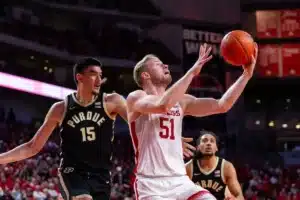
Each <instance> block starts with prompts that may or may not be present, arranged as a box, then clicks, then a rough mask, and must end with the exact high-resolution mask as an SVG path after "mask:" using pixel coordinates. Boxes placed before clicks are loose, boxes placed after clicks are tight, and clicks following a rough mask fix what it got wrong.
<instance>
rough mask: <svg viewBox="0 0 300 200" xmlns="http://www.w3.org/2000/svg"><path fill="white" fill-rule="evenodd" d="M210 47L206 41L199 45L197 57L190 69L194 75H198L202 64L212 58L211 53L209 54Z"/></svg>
mask: <svg viewBox="0 0 300 200" xmlns="http://www.w3.org/2000/svg"><path fill="white" fill-rule="evenodd" d="M211 49H212V47H211V46H208V45H207V44H206V43H205V44H203V45H200V49H199V58H198V60H197V61H196V63H195V64H194V66H193V67H192V68H191V69H190V70H191V72H192V73H193V74H194V76H196V75H198V74H199V73H200V71H201V69H202V67H203V65H204V64H205V63H207V62H208V61H210V60H211V59H212V55H210V52H211Z"/></svg>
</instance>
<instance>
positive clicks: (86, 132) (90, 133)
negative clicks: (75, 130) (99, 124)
mask: <svg viewBox="0 0 300 200" xmlns="http://www.w3.org/2000/svg"><path fill="white" fill-rule="evenodd" d="M80 131H81V135H82V142H86V141H94V140H95V139H96V133H95V127H93V126H89V127H83V128H81V129H80Z"/></svg>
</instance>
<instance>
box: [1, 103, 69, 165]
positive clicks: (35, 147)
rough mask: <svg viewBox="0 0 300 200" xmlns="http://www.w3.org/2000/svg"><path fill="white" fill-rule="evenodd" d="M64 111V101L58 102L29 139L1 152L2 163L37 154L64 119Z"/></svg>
mask: <svg viewBox="0 0 300 200" xmlns="http://www.w3.org/2000/svg"><path fill="white" fill-rule="evenodd" d="M63 112H64V102H58V103H55V104H53V106H52V107H51V108H50V110H49V111H48V114H47V116H46V118H45V120H44V123H43V125H42V126H41V127H40V128H39V130H38V131H37V132H36V134H35V136H34V137H33V138H32V139H31V140H30V141H29V142H26V143H24V144H22V145H20V146H17V147H16V148H14V149H12V150H10V151H8V152H6V153H2V154H0V164H6V163H11V162H16V161H20V160H24V159H26V158H29V157H32V156H34V155H36V154H37V153H38V152H39V151H40V150H41V149H42V148H43V146H44V144H45V143H46V141H47V140H48V138H49V136H50V135H51V133H52V131H53V130H54V129H55V127H56V126H57V125H58V124H59V122H60V120H61V119H62V116H63Z"/></svg>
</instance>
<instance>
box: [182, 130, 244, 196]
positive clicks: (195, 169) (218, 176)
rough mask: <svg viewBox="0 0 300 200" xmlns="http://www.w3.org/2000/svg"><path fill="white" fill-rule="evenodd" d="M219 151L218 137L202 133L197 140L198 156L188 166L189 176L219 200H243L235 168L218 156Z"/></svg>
mask: <svg viewBox="0 0 300 200" xmlns="http://www.w3.org/2000/svg"><path fill="white" fill-rule="evenodd" d="M217 151H218V147H217V136H216V135H215V134H214V133H212V132H208V131H202V132H201V135H200V137H199V138H198V140H197V150H196V155H195V156H194V159H192V160H190V161H189V162H188V163H187V164H186V171H187V174H188V176H189V177H190V179H191V180H192V181H193V182H195V183H196V184H197V185H200V186H202V187H203V188H205V189H207V190H208V191H210V192H211V193H212V194H213V195H214V196H215V197H216V198H217V199H224V198H229V199H230V198H232V197H235V198H236V199H239V200H243V199H244V197H243V193H242V189H241V187H240V184H239V182H238V180H237V175H236V171H235V168H234V166H233V165H232V163H230V162H229V161H227V160H225V159H223V158H220V157H218V156H216V152H217Z"/></svg>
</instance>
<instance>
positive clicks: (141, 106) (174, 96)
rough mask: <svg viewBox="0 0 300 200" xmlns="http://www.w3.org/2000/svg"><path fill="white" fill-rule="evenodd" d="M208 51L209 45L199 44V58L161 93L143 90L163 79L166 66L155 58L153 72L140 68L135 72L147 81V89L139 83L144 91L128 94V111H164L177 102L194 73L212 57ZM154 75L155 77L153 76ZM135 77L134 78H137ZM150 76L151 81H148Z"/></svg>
mask: <svg viewBox="0 0 300 200" xmlns="http://www.w3.org/2000/svg"><path fill="white" fill-rule="evenodd" d="M210 51H211V47H207V45H206V44H205V45H201V47H200V51H199V58H198V60H197V61H196V63H195V64H194V66H193V67H192V68H191V69H190V70H189V71H188V72H187V73H186V74H185V75H184V76H183V77H182V78H181V79H179V80H178V81H177V82H176V83H175V84H174V85H172V86H171V87H170V88H169V89H168V90H166V91H164V92H163V94H162V95H155V92H154V94H153V92H152V95H148V94H147V93H146V92H145V90H151V86H149V85H152V84H157V82H158V80H159V81H163V79H160V78H161V77H163V76H165V75H166V74H169V73H170V72H169V70H168V67H167V66H166V65H164V64H162V63H161V61H160V60H158V59H157V61H154V64H153V66H152V67H153V68H155V67H156V71H155V72H153V71H154V70H153V68H152V69H140V72H137V73H136V74H137V75H136V77H137V76H139V77H138V79H141V77H143V80H144V83H145V84H146V81H148V83H147V84H148V87H147V89H145V88H144V85H143V83H140V85H141V87H143V89H144V91H135V92H132V93H130V94H129V96H128V98H127V103H128V108H129V111H133V112H139V113H165V112H166V111H168V110H169V109H170V108H172V107H173V106H174V105H175V103H177V102H179V100H181V99H182V98H183V95H184V94H185V92H186V90H187V88H188V86H189V85H190V83H191V81H192V79H193V77H194V76H195V75H198V74H199V72H200V71H201V69H202V67H203V65H204V64H205V63H206V62H208V61H209V60H210V59H211V58H212V55H210ZM144 63H146V61H144ZM144 63H143V64H144ZM157 63H158V64H157ZM144 65H145V64H144ZM144 65H143V66H144ZM157 65H160V68H159V67H157ZM149 68H151V67H149ZM147 70H148V71H147ZM150 72H151V73H150ZM154 76H155V79H154V78H153V77H154ZM136 77H135V79H137V78H136ZM151 78H152V80H151V81H152V82H149V80H150V79H151ZM137 82H141V81H137Z"/></svg>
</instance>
